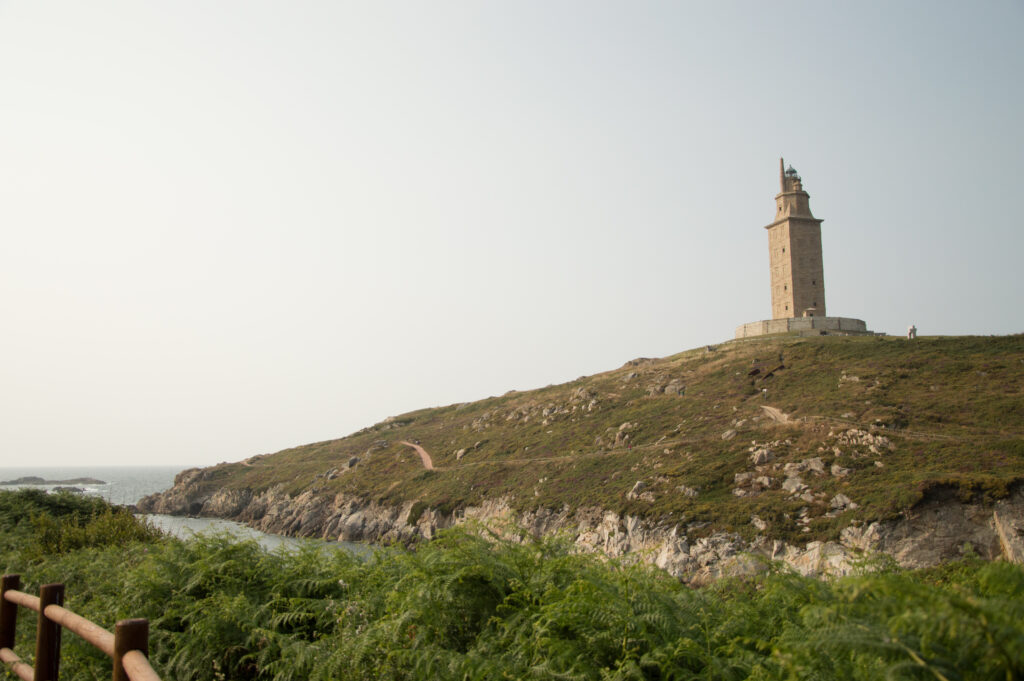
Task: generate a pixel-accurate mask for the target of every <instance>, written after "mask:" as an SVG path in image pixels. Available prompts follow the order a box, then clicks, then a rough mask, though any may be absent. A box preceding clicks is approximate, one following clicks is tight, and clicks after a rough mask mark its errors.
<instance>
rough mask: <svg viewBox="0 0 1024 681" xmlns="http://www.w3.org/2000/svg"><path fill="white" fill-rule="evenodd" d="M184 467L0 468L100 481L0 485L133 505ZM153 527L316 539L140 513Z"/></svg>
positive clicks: (359, 548) (262, 539)
mask: <svg viewBox="0 0 1024 681" xmlns="http://www.w3.org/2000/svg"><path fill="white" fill-rule="evenodd" d="M186 468H188V467H187V466H60V467H45V466H37V467H31V468H30V467H18V468H9V467H3V468H0V482H4V481H9V480H17V479H18V478H26V477H29V476H34V477H37V478H42V479H43V480H71V479H73V478H96V479H97V480H102V481H103V484H84V483H69V484H43V485H0V490H4V489H42V490H47V491H50V490H53V489H55V488H57V487H75V488H77V489H79V490H81V493H82V494H89V495H92V496H97V497H101V498H103V499H105V500H107V501H108V502H110V503H112V504H121V505H128V504H135V503H137V502H138V501H139V499H141V498H142V497H144V496H146V495H148V494H153V493H155V492H163V491H165V490H167V489H170V487H171V486H172V485H173V484H174V476H175V475H177V474H178V473H179V472H181V471H182V470H185V469H186ZM142 517H143V518H145V519H146V520H148V521H149V522H151V523H152V524H153V525H154V526H156V527H157V528H159V529H161V530H163V531H164V532H166V533H167V534H170V535H172V536H175V537H179V538H181V539H186V538H188V537H189V536H191V535H193V534H200V533H203V534H210V533H227V534H230V535H232V536H235V537H238V538H239V539H255V540H256V541H258V542H259V543H260V544H261V545H262V546H264V547H266V548H268V549H271V550H272V549H276V548H278V547H280V546H284V547H286V548H296V547H298V546H301V545H302V544H303V543H306V542H310V541H316V540H310V539H296V538H294V537H285V536H282V535H277V534H267V533H265V532H260V531H259V530H254V529H252V528H251V527H247V526H245V525H242V524H240V523H236V522H232V521H230V520H221V519H219V518H187V517H184V516H171V515H161V514H146V515H143V516H142ZM319 543H320V544H322V545H324V546H325V547H337V548H341V549H344V550H347V551H351V552H354V553H358V554H363V553H368V552H369V551H370V550H371V549H370V547H368V546H366V545H363V544H353V543H350V542H326V541H324V542H319Z"/></svg>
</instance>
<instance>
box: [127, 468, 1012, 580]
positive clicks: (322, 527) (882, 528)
mask: <svg viewBox="0 0 1024 681" xmlns="http://www.w3.org/2000/svg"><path fill="white" fill-rule="evenodd" d="M203 479H204V472H203V471H202V470H199V469H191V470H187V471H183V472H182V473H180V474H179V475H178V476H177V477H176V478H175V485H174V487H173V488H171V489H170V490H168V491H167V492H164V493H161V494H154V495H151V496H149V497H146V498H144V499H142V500H141V501H140V502H139V503H138V509H139V510H140V511H142V512H151V513H167V514H174V515H186V514H187V515H203V516H213V517H218V518H227V519H231V520H237V521H239V522H243V523H246V524H248V525H250V526H252V527H254V528H256V529H258V530H262V531H264V532H272V533H277V534H285V535H291V536H299V537H321V538H331V539H334V538H337V539H340V540H343V541H363V542H372V543H384V544H386V543H391V542H403V543H409V542H413V541H416V540H418V539H422V538H426V539H430V538H432V537H433V536H434V535H435V534H436V532H437V531H438V530H440V529H444V528H447V527H451V526H453V525H457V524H460V523H464V522H467V521H479V522H482V523H486V524H488V525H489V526H490V527H492V528H496V529H497V531H499V532H505V533H507V534H508V536H516V532H522V531H525V532H528V533H530V534H532V535H535V536H540V535H547V534H553V533H559V534H562V535H564V536H566V537H567V538H568V539H569V540H571V541H573V542H574V543H575V544H576V545H578V546H579V547H580V549H581V550H585V551H600V552H604V553H606V554H608V555H610V556H635V557H636V559H637V560H644V561H647V562H651V563H654V564H655V565H657V566H659V567H661V568H663V569H665V570H667V571H668V572H669V573H671V574H673V575H675V576H678V577H681V578H684V579H687V580H689V581H691V582H694V583H702V582H706V581H709V580H713V579H715V578H717V577H720V576H722V575H727V574H744V573H749V572H751V571H756V570H759V569H763V566H764V565H766V564H767V561H775V560H779V561H783V562H784V563H786V564H787V565H790V566H791V567H793V568H794V569H795V570H797V571H799V572H800V573H802V574H846V573H849V572H851V571H852V570H853V569H854V568H855V566H856V565H857V564H858V563H859V562H860V561H862V560H863V558H864V557H865V556H866V555H870V554H879V553H881V554H886V555H888V556H890V557H892V558H893V559H895V561H896V562H898V563H899V564H900V565H903V566H905V567H913V568H917V567H927V566H931V565H936V564H938V563H941V562H943V561H947V560H950V559H954V558H957V557H959V556H960V555H962V552H963V551H964V549H965V547H967V546H968V545H969V547H970V550H973V551H974V552H975V553H977V554H978V555H980V556H981V557H983V558H986V559H1000V558H1002V559H1005V560H1011V561H1014V562H1018V563H1020V562H1024V488H1018V489H1017V490H1016V491H1014V492H1013V493H1012V494H1011V495H1010V496H1009V497H1008V498H1006V499H1003V500H1001V501H999V502H997V503H996V504H995V505H994V506H993V505H988V506H986V505H983V504H980V503H966V504H965V503H962V502H961V501H959V500H958V499H957V498H956V495H955V494H954V493H952V492H951V493H948V494H946V493H937V494H934V495H932V496H931V498H930V499H928V500H927V501H925V502H923V503H921V504H919V505H918V506H916V507H915V508H913V509H911V510H908V511H907V512H906V513H905V514H904V516H903V517H902V518H901V519H899V520H895V521H889V522H885V523H880V522H874V523H870V524H867V525H851V526H849V527H847V528H846V529H845V530H843V531H842V533H841V536H840V541H838V542H810V543H808V544H806V545H804V546H799V545H794V544H788V543H786V542H782V541H779V540H775V539H771V538H769V537H766V536H763V535H759V536H757V537H755V538H754V539H752V540H747V539H744V538H743V537H741V536H740V535H738V534H734V533H728V532H716V533H713V534H711V535H709V536H706V535H705V536H702V535H701V529H702V528H701V527H699V526H694V527H687V526H683V525H681V524H679V523H677V522H669V521H667V520H666V521H657V520H651V519H640V518H637V517H634V516H631V515H621V514H618V513H615V512H611V511H606V510H602V509H599V508H577V509H570V508H568V507H565V508H562V509H561V510H551V509H546V508H541V509H536V510H534V511H529V512H526V513H521V512H516V511H514V510H513V509H512V507H511V506H510V505H509V503H508V502H507V500H505V499H494V500H489V501H486V502H484V503H483V504H481V505H480V506H472V507H468V508H465V509H461V510H457V511H455V512H454V513H442V512H440V511H438V510H436V509H430V508H426V509H423V508H422V505H417V504H415V503H414V502H412V501H409V502H406V503H404V504H402V505H400V506H388V505H383V504H379V503H375V502H372V501H368V500H365V499H361V498H358V497H354V496H350V495H345V494H338V495H337V496H334V497H330V496H321V495H318V494H317V493H316V492H315V491H314V490H307V491H305V492H303V493H302V494H300V495H298V496H296V497H292V496H289V495H288V494H287V493H285V492H284V490H283V489H282V488H281V487H273V488H270V489H268V490H265V491H262V492H259V493H253V492H251V491H249V490H230V489H218V490H216V491H213V492H203V491H202V490H203V489H204V487H203V485H202V484H201V483H202V482H203ZM789 481H799V478H797V477H793V478H789V480H787V482H789ZM640 484H641V483H638V485H640ZM641 491H642V490H641ZM639 493H640V492H638V494H639ZM831 504H832V506H833V507H845V506H848V505H851V504H850V502H849V501H848V499H846V498H845V497H844V496H843V495H837V497H836V498H834V499H833V500H832V502H831ZM416 506H419V508H415V507H416ZM754 525H755V527H756V529H757V530H758V531H762V532H763V531H764V530H765V529H766V528H767V524H765V523H764V522H763V521H761V520H760V519H757V520H756V521H754Z"/></svg>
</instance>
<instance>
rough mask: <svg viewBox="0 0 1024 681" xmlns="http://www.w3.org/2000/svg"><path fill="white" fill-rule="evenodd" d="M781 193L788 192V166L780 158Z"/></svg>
mask: <svg viewBox="0 0 1024 681" xmlns="http://www.w3.org/2000/svg"><path fill="white" fill-rule="evenodd" d="M779 191H780V192H784V191H786V164H785V162H783V160H782V157H781V156H779Z"/></svg>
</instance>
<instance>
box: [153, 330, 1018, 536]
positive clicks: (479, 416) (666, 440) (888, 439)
mask: <svg viewBox="0 0 1024 681" xmlns="http://www.w3.org/2000/svg"><path fill="white" fill-rule="evenodd" d="M403 441H405V442H407V443H417V444H419V445H421V446H422V448H423V449H425V450H426V451H427V452H429V456H430V457H431V458H432V461H433V466H434V469H433V470H425V469H424V462H423V461H421V458H420V457H419V456H418V455H417V452H415V451H414V450H413V449H411V448H410V447H409V446H408V445H407V444H403ZM1022 479H1024V337H1022V336H1020V335H1015V336H1004V337H927V338H918V339H916V340H914V341H907V340H905V339H897V338H891V337H888V338H883V337H828V336H824V337H810V338H794V337H789V336H782V337H766V338H758V339H754V340H746V341H734V342H729V343H726V344H723V345H720V346H714V347H712V346H708V347H704V348H699V349H694V350H690V351H686V352H682V353H679V354H676V355H672V356H670V357H665V358H661V359H649V358H639V359H634V360H631V361H629V362H626V363H625V364H624V365H623V366H621V367H620V368H618V369H614V370H611V371H607V372H604V373H600V374H596V375H594V376H588V377H580V378H579V379H577V380H575V381H570V382H568V383H564V384H561V385H553V386H548V387H545V388H540V389H537V390H532V391H524V392H515V391H512V392H509V393H506V394H505V395H502V396H500V397H490V398H486V399H483V400H479V401H476V402H470V403H463V404H453V405H448V406H445V407H437V408H429V409H422V410H417V411H413V412H409V413H407V414H402V415H399V416H395V417H391V418H388V419H385V420H384V421H382V422H380V423H377V424H375V425H373V426H370V427H368V428H365V429H363V430H360V431H358V432H356V433H353V434H352V435H349V436H347V437H344V438H340V439H337V440H330V441H326V442H319V443H313V444H309V445H304V446H301V447H295V448H292V449H287V450H284V451H281V452H277V453H275V454H268V455H261V456H256V457H251V458H249V459H247V460H245V461H242V462H238V463H233V464H220V465H218V466H213V467H210V468H205V469H192V470H190V471H185V472H183V473H181V474H179V476H178V478H177V480H176V483H175V487H174V488H172V489H171V490H169V491H168V492H165V493H163V494H162V495H154V496H153V497H150V498H147V499H146V500H143V502H140V508H141V509H144V510H151V511H159V512H171V513H191V514H205V515H216V516H220V517H231V518H235V519H238V520H242V521H244V522H248V523H250V524H252V525H254V526H256V527H260V528H262V529H268V530H272V531H278V532H284V533H288V534H298V535H315V536H326V537H341V538H345V539H367V540H376V541H380V540H385V541H386V540H403V541H407V540H411V539H414V538H415V537H416V536H427V537H429V536H432V533H433V531H434V530H436V529H437V528H439V527H444V526H447V525H449V524H452V523H455V522H459V521H461V520H463V519H465V518H472V517H479V518H485V519H493V518H496V517H503V518H510V519H516V520H517V522H523V521H526V522H527V523H528V524H529V525H530V526H531V529H532V530H534V531H537V532H541V533H543V532H549V531H555V530H564V529H567V528H576V530H575V531H578V533H579V536H583V535H584V534H586V533H587V532H591V533H592V532H597V535H596V536H595V537H592V540H593V541H592V542H591V543H593V544H595V545H597V546H598V547H600V546H601V545H605V546H607V544H608V542H609V537H610V536H611V537H614V536H615V535H616V533H617V532H618V533H619V534H620V535H621V534H626V535H629V534H631V533H632V534H636V533H639V534H638V535H637V536H639V535H640V534H643V533H646V534H645V535H644V536H645V537H646V538H645V539H644V540H643V541H637V542H632V544H631V546H630V547H627V548H626V549H625V550H636V548H637V547H640V546H642V547H643V548H644V549H651V548H654V547H656V546H659V545H661V546H663V545H664V544H665V542H667V541H669V540H670V539H671V538H675V539H676V540H678V541H683V543H684V544H687V549H688V550H689V545H690V544H693V543H694V542H696V541H698V540H700V539H704V540H710V538H713V537H714V536H716V535H721V536H727V537H729V541H730V542H733V543H734V544H736V545H737V546H739V545H750V543H751V542H754V543H757V542H761V544H763V543H764V542H766V541H776V542H784V543H786V545H787V546H801V547H806V546H807V545H808V543H810V542H818V543H826V542H842V543H844V545H846V546H848V547H850V546H852V545H854V544H858V542H859V543H860V544H864V541H866V540H863V541H862V539H863V538H861V539H857V538H856V537H854V536H853V535H856V534H857V533H858V532H860V533H861V534H864V532H866V531H867V529H868V528H870V527H872V526H875V527H882V526H883V525H884V524H885V523H889V524H892V523H894V522H897V521H899V519H901V518H903V519H906V517H907V513H908V511H910V510H911V509H915V508H922V507H924V506H926V505H927V504H929V503H939V504H943V503H945V502H946V501H950V502H952V503H958V504H961V505H964V504H966V505H971V504H973V505H974V506H972V508H974V507H975V506H977V507H978V508H989V507H991V506H992V505H993V504H995V503H997V502H999V503H1004V504H1005V503H1011V502H1013V503H1016V502H1015V501H1014V500H1015V499H1016V496H1015V491H1016V490H1017V483H1018V482H1019V481H1020V480H1022ZM1000 500H1002V501H1000ZM965 508H966V506H965ZM965 513H966V511H965ZM609 514H611V516H612V517H613V518H610V517H609ZM968 515H970V513H968ZM1004 515H1006V513H1005V512H1004ZM1011 515H1012V513H1011ZM630 523H632V524H633V526H634V528H633V530H630V529H629V528H628V527H626V526H627V525H629V524H630ZM990 524H991V523H990ZM618 526H621V527H622V528H624V529H622V530H616V529H615V528H616V527H618ZM1021 527H1024V524H1022V525H1021ZM601 528H603V529H601ZM627 530H628V531H627ZM634 530H635V532H634ZM964 532H968V530H967V529H965V530H964ZM971 532H974V530H970V532H968V534H970V533H971ZM992 532H993V533H994V534H993V535H992V536H993V537H995V539H991V538H989V539H979V537H981V535H978V536H977V537H975V539H974V542H975V543H979V542H980V543H981V544H985V542H986V541H987V542H988V545H987V546H980V547H979V549H978V550H980V551H981V552H982V553H986V552H988V553H993V554H995V553H1000V552H1002V553H1005V551H1006V549H1005V547H1003V548H1000V546H1002V545H1001V544H999V541H1000V540H999V538H998V534H999V533H998V531H997V530H996V529H992ZM1010 533H1011V534H1012V531H1011V532H1010ZM975 534H977V533H975ZM1004 534H1005V532H1004ZM655 535H657V537H656V538H655ZM972 536H973V535H972ZM986 536H987V535H986ZM655 539H657V541H655ZM659 541H660V542H661V544H658V542H659ZM963 541H971V539H970V537H966V538H964V539H963V540H962V541H960V544H963ZM993 542H995V544H993ZM613 543H614V541H613ZM633 545H635V546H633Z"/></svg>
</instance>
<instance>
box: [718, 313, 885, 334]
mask: <svg viewBox="0 0 1024 681" xmlns="http://www.w3.org/2000/svg"><path fill="white" fill-rule="evenodd" d="M773 333H790V334H794V335H797V336H873V335H875V332H874V331H868V325H867V323H866V322H865V321H864V320H862V319H853V318H851V317H789V318H788V319H765V320H763V321H760V322H749V323H747V324H743V325H742V326H737V327H736V338H750V337H751V336H766V335H768V334H773Z"/></svg>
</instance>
